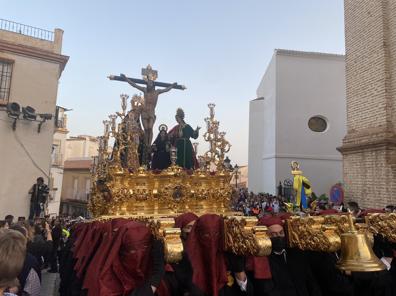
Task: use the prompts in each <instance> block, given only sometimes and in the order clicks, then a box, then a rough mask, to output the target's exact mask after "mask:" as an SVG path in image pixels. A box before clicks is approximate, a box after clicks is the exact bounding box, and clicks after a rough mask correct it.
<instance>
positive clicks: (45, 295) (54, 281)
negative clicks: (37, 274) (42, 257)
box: [40, 270, 59, 296]
mask: <svg viewBox="0 0 396 296" xmlns="http://www.w3.org/2000/svg"><path fill="white" fill-rule="evenodd" d="M58 288H59V273H49V272H47V271H46V270H43V271H42V272H41V293H40V295H41V296H59V293H58Z"/></svg>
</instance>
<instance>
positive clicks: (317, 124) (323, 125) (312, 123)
mask: <svg viewBox="0 0 396 296" xmlns="http://www.w3.org/2000/svg"><path fill="white" fill-rule="evenodd" d="M308 127H309V129H310V130H311V131H313V132H316V133H323V132H325V131H326V130H327V127H328V124H327V119H326V118H325V117H323V116H318V115H317V116H313V117H311V118H310V119H309V120H308Z"/></svg>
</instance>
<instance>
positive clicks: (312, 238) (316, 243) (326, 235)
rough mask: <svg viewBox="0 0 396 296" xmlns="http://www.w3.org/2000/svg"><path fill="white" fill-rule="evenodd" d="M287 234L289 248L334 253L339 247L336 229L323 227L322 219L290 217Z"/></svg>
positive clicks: (328, 226)
mask: <svg viewBox="0 0 396 296" xmlns="http://www.w3.org/2000/svg"><path fill="white" fill-rule="evenodd" d="M287 233H288V243H289V246H290V247H291V248H299V249H301V250H310V251H321V252H335V251H337V250H339V249H340V247H341V239H340V236H339V235H338V234H337V233H336V227H335V226H330V225H325V224H324V217H317V216H316V217H294V216H293V217H290V219H288V220H287Z"/></svg>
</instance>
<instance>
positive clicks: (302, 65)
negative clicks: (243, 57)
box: [248, 49, 346, 195]
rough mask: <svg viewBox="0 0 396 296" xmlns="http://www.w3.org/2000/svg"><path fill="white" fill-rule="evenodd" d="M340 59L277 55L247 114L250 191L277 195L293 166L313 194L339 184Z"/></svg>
mask: <svg viewBox="0 0 396 296" xmlns="http://www.w3.org/2000/svg"><path fill="white" fill-rule="evenodd" d="M345 89H346V87H345V59H344V56H343V55H335V54H324V53H311V52H300V51H291V50H280V49H277V50H275V52H274V55H273V57H272V59H271V62H270V64H269V66H268V68H267V70H266V72H265V74H264V76H263V78H262V80H261V82H260V85H259V87H258V89H257V99H255V100H252V101H251V102H250V111H249V164H248V166H249V177H248V178H249V190H251V191H253V192H267V193H271V194H276V192H277V190H276V187H277V185H278V184H279V182H282V183H283V182H284V180H286V179H292V176H291V173H290V172H291V169H290V163H291V161H293V160H295V161H298V162H299V163H300V168H301V169H302V170H303V172H304V175H305V176H307V177H308V178H309V179H310V181H311V183H312V187H313V191H314V192H315V193H316V194H317V195H320V194H323V193H325V194H327V195H328V194H329V191H330V188H331V186H332V185H334V184H335V183H337V182H340V181H342V156H341V154H340V153H339V152H338V151H337V150H336V148H337V147H339V146H341V143H342V139H343V137H344V135H345V134H346V93H345Z"/></svg>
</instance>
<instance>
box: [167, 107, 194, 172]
mask: <svg viewBox="0 0 396 296" xmlns="http://www.w3.org/2000/svg"><path fill="white" fill-rule="evenodd" d="M175 118H176V121H177V123H178V124H177V125H176V126H175V127H174V128H172V129H171V130H170V132H169V137H170V140H171V143H172V145H173V146H174V147H176V149H177V160H176V164H177V165H178V166H180V167H182V168H185V169H188V170H190V169H195V168H197V167H198V161H197V158H196V155H195V151H194V149H193V146H192V144H191V141H190V138H193V139H197V138H198V136H199V129H200V127H199V126H197V128H196V129H195V130H193V129H192V127H191V126H190V125H188V124H187V123H186V122H185V121H184V111H183V109H181V108H178V109H177V111H176V116H175Z"/></svg>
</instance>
